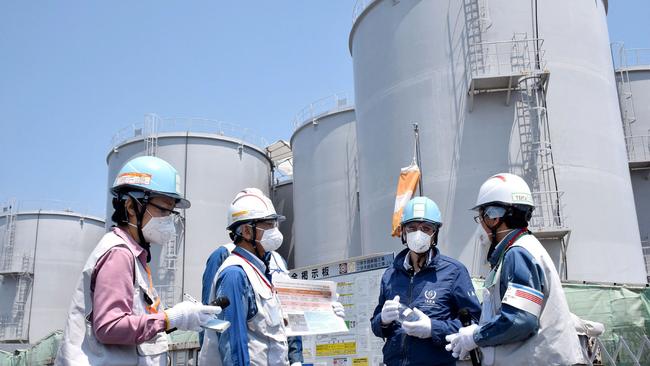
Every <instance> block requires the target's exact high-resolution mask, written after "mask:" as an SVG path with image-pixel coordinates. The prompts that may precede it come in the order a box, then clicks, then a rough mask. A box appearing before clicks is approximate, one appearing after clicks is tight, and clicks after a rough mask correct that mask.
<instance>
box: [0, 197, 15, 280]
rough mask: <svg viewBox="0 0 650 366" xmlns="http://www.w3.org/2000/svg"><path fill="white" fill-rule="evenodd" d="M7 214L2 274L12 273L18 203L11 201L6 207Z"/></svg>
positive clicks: (0, 269)
mask: <svg viewBox="0 0 650 366" xmlns="http://www.w3.org/2000/svg"><path fill="white" fill-rule="evenodd" d="M4 211H5V212H6V216H5V230H4V233H3V236H4V241H3V245H2V248H3V250H2V256H3V258H2V268H0V271H1V272H11V267H12V265H13V258H14V246H15V244H16V215H17V211H18V210H17V209H16V202H15V200H11V201H9V203H8V204H7V205H6V206H5V207H4Z"/></svg>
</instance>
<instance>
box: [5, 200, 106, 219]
mask: <svg viewBox="0 0 650 366" xmlns="http://www.w3.org/2000/svg"><path fill="white" fill-rule="evenodd" d="M13 205H14V212H16V213H21V212H33V211H42V212H52V211H63V212H69V213H74V214H78V215H79V216H82V217H85V216H96V217H99V218H102V216H103V215H104V214H103V213H91V212H90V209H89V205H88V204H87V203H81V202H75V201H63V200H53V199H34V200H19V201H15V202H14V203H13ZM5 213H9V203H3V204H2V205H0V215H3V214H5Z"/></svg>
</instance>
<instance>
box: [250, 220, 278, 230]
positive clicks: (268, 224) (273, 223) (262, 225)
mask: <svg viewBox="0 0 650 366" xmlns="http://www.w3.org/2000/svg"><path fill="white" fill-rule="evenodd" d="M255 226H256V227H258V228H259V229H262V230H266V229H272V228H274V227H278V220H266V221H258V222H257V223H256V224H255Z"/></svg>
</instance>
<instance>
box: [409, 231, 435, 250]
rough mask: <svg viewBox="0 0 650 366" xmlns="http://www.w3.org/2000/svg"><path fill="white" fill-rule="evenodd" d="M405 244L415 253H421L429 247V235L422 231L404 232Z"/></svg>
mask: <svg viewBox="0 0 650 366" xmlns="http://www.w3.org/2000/svg"><path fill="white" fill-rule="evenodd" d="M406 244H407V245H408V247H409V249H411V250H412V251H414V252H415V253H418V254H421V253H424V252H426V251H427V250H429V248H430V247H431V236H430V235H427V234H425V233H423V232H422V231H420V230H418V231H414V232H412V233H407V234H406Z"/></svg>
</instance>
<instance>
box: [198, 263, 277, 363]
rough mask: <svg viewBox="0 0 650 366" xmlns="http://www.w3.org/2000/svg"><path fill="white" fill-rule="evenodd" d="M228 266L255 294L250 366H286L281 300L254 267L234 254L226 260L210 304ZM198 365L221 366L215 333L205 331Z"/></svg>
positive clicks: (249, 344) (249, 321) (215, 278)
mask: <svg viewBox="0 0 650 366" xmlns="http://www.w3.org/2000/svg"><path fill="white" fill-rule="evenodd" d="M230 266H239V267H241V268H242V269H243V270H244V273H246V277H247V278H248V281H249V282H250V284H251V286H252V287H253V291H254V292H255V303H256V305H257V314H255V316H254V317H252V318H251V319H249V320H248V322H247V327H248V357H249V358H250V364H251V365H255V366H265V365H269V366H280V365H282V366H286V365H288V364H289V358H288V357H289V356H288V354H289V347H288V344H287V336H286V333H285V330H284V321H283V318H282V311H281V309H280V301H279V299H278V297H277V295H276V294H275V291H274V289H273V285H272V284H270V283H269V282H268V280H267V279H266V277H264V274H262V273H261V272H260V271H259V269H257V267H255V266H254V265H253V264H252V263H250V262H249V261H248V260H246V259H245V258H243V257H241V256H239V255H238V254H237V253H234V254H232V255H231V256H230V257H228V258H227V259H226V260H225V261H224V262H223V264H222V265H221V267H219V270H218V271H217V275H216V276H215V277H214V280H213V282H212V287H211V289H210V298H209V299H210V302H212V301H213V300H214V299H215V296H216V291H215V287H216V284H217V280H218V279H219V275H220V274H221V273H222V272H223V270H224V269H226V268H228V267H230ZM199 365H217V366H221V365H222V363H221V357H220V354H219V338H218V335H217V332H215V331H212V330H209V329H206V331H205V336H204V337H203V345H202V347H201V352H200V353H199Z"/></svg>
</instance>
